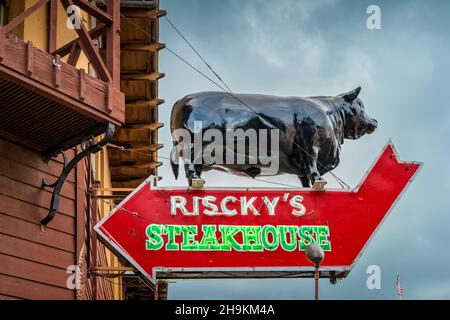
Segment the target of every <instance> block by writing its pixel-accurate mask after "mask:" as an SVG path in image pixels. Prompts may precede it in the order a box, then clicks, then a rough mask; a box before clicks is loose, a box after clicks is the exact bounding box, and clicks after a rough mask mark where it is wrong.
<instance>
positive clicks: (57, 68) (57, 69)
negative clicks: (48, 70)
mask: <svg viewBox="0 0 450 320" xmlns="http://www.w3.org/2000/svg"><path fill="white" fill-rule="evenodd" d="M53 72H54V81H55V83H54V85H55V88H59V87H60V86H61V57H60V56H59V55H58V54H57V55H56V56H55V60H54V65H53Z"/></svg>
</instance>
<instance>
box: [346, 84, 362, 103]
mask: <svg viewBox="0 0 450 320" xmlns="http://www.w3.org/2000/svg"><path fill="white" fill-rule="evenodd" d="M360 92H361V87H358V88H356V89H354V90H352V91H349V92H347V93H344V94H343V95H342V98H344V100H345V101H347V102H348V103H352V102H353V101H354V100H355V99H356V98H358V95H359V93H360Z"/></svg>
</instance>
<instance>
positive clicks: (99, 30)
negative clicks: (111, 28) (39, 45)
mask: <svg viewBox="0 0 450 320" xmlns="http://www.w3.org/2000/svg"><path fill="white" fill-rule="evenodd" d="M105 31H106V25H105V24H103V23H102V24H99V25H98V26H96V27H95V28H94V29H92V30H90V31H89V36H90V37H91V38H92V39H95V38H97V37H99V36H101V35H102V34H103V33H104V32H105ZM74 44H78V45H79V40H78V39H75V40H72V41H70V42H68V43H66V44H65V45H63V46H62V47H61V48H59V49H56V50H54V51H52V52H51V54H52V55H55V54H59V55H60V56H61V57H64V56H66V55H68V54H69V53H70V51H71V50H72V48H73V45H74Z"/></svg>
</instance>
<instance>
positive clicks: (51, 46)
mask: <svg viewBox="0 0 450 320" xmlns="http://www.w3.org/2000/svg"><path fill="white" fill-rule="evenodd" d="M48 16H49V25H48V52H53V51H55V50H56V31H57V25H58V0H50V6H49V15H48Z"/></svg>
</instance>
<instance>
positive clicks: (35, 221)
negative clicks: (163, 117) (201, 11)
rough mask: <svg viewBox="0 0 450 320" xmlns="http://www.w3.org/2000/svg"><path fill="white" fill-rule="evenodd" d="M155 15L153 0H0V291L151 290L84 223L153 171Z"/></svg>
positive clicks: (18, 295)
mask: <svg viewBox="0 0 450 320" xmlns="http://www.w3.org/2000/svg"><path fill="white" fill-rule="evenodd" d="M121 6H122V8H121ZM77 9H79V10H80V11H74V10H77ZM77 12H79V14H78V13H77ZM130 12H131V13H134V14H135V15H138V17H137V18H135V17H134V16H133V17H131V19H136V22H135V23H137V24H140V25H143V26H144V27H148V31H149V33H151V32H153V33H154V37H153V38H152V40H151V41H150V40H148V37H147V41H142V42H141V39H137V38H139V35H140V33H133V32H135V30H137V29H136V28H137V27H136V25H135V24H134V23H133V24H131V25H129V21H131V20H127V19H124V18H123V17H124V16H125V15H128V14H130ZM141 16H142V17H141ZM160 16H161V13H160V10H159V4H158V1H155V0H142V1H122V3H121V1H119V0H101V1H87V0H12V1H11V0H0V299H131V298H141V299H142V298H145V299H149V298H152V297H153V292H152V288H151V286H150V285H149V284H148V282H147V281H146V280H145V279H143V278H142V277H141V276H140V275H139V274H138V273H137V272H136V270H134V269H133V268H130V267H128V266H126V265H123V264H121V262H119V258H118V257H115V256H114V255H113V254H112V253H111V252H109V251H108V250H107V249H105V247H104V246H103V245H102V244H101V243H100V242H99V241H97V240H96V237H95V234H94V231H93V226H94V225H95V223H96V222H97V221H98V220H99V219H100V218H101V217H102V216H104V215H105V214H107V213H108V212H109V211H110V210H111V208H112V206H113V205H114V201H115V200H119V199H120V198H121V197H123V196H124V195H125V194H126V193H128V192H129V191H130V190H131V188H133V187H134V182H136V181H138V180H140V179H142V178H145V175H148V174H149V173H151V174H155V173H156V168H157V166H158V163H157V161H156V159H157V150H158V148H159V145H158V140H157V133H156V132H157V128H156V127H158V126H159V127H160V124H158V123H157V119H158V116H157V112H158V111H157V106H158V105H159V104H160V103H161V102H162V101H161V100H159V99H158V97H157V84H156V91H155V83H157V80H158V79H159V78H160V77H161V75H157V70H158V60H157V52H158V50H159V49H161V48H162V47H163V46H162V45H159V44H158V36H159V33H158V29H157V25H158V18H159V17H160ZM77 18H78V20H77ZM121 18H122V19H121ZM68 21H70V22H71V23H69V22H68ZM78 22H79V24H78V25H77V23H78ZM152 23H153V25H152ZM73 27H74V28H73ZM133 29H135V30H134V31H133ZM140 29H141V28H139V30H140ZM141 31H142V30H141ZM141 31H140V32H141ZM124 34H125V36H124ZM144 34H145V35H146V36H147V33H144ZM130 37H131V38H132V37H135V38H136V39H134V40H136V41H135V43H128V44H129V45H131V47H127V46H126V45H124V44H125V42H129V41H131V40H130V39H131V38H130ZM134 40H132V41H131V42H133V41H134ZM121 43H122V44H121ZM134 45H136V47H134ZM128 51H133V52H131V53H130V52H128ZM134 51H136V52H134ZM155 54H156V57H155ZM127 57H131V59H132V60H134V61H136V64H135V65H133V63H131V62H129V61H128V60H129V59H130V58H127ZM144 58H145V65H141V64H140V62H141V61H142V59H144ZM141 80H142V81H141ZM151 83H153V85H152V84H151ZM141 86H143V87H141ZM139 90H143V92H142V95H138V91H139ZM145 90H149V91H148V92H144V91H145ZM151 90H153V91H152V92H150V91H151ZM134 94H136V95H134ZM130 105H131V106H130ZM155 124H156V125H155ZM122 126H124V127H123V129H120V128H121V127H122ZM155 126H156V127H155ZM145 130H146V131H145ZM144 131H145V133H144ZM127 139H128V140H127ZM118 146H120V148H117V147H118ZM127 149H132V150H127ZM141 151H142V153H140V152H141ZM142 154H146V155H148V156H147V157H142ZM132 155H138V156H136V157H135V156H132ZM129 168H131V169H129ZM118 187H121V189H117V188H118ZM117 190H118V191H119V195H117V193H116V191H117Z"/></svg>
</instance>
